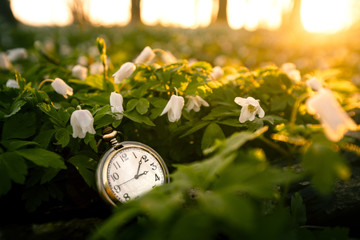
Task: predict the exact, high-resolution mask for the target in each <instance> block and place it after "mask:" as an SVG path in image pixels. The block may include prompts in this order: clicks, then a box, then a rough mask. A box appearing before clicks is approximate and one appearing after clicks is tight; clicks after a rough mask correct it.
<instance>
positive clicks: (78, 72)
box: [72, 65, 88, 81]
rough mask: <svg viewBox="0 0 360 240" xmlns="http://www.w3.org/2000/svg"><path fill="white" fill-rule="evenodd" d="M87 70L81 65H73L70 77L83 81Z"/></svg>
mask: <svg viewBox="0 0 360 240" xmlns="http://www.w3.org/2000/svg"><path fill="white" fill-rule="evenodd" d="M87 73H88V69H87V67H84V66H82V65H75V66H74V67H73V68H72V75H73V76H74V77H76V78H78V79H80V80H83V81H85V79H86V77H87Z"/></svg>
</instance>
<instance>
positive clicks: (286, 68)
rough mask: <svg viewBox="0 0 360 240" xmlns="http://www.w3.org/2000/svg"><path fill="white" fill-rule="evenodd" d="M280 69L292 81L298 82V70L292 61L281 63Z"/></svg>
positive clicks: (299, 76) (299, 78) (299, 77)
mask: <svg viewBox="0 0 360 240" xmlns="http://www.w3.org/2000/svg"><path fill="white" fill-rule="evenodd" d="M281 70H282V71H283V72H284V73H285V74H286V75H287V76H288V77H289V78H290V79H291V80H293V81H295V82H299V81H301V74H300V71H299V70H297V69H296V65H295V64H294V63H284V64H283V65H281Z"/></svg>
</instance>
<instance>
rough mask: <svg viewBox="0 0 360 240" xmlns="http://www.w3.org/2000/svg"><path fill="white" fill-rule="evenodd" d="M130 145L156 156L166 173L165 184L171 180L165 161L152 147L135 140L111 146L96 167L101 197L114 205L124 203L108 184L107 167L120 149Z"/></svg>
mask: <svg viewBox="0 0 360 240" xmlns="http://www.w3.org/2000/svg"><path fill="white" fill-rule="evenodd" d="M130 147H136V148H141V149H143V150H145V151H147V152H148V153H150V154H151V155H153V156H154V157H155V159H156V160H157V161H158V162H159V164H160V166H161V169H162V171H163V173H164V184H166V183H169V182H170V176H169V170H168V168H167V166H166V164H165V161H164V160H163V159H162V157H161V156H160V155H159V154H158V153H157V152H156V151H155V150H154V149H152V148H151V147H149V146H147V145H145V144H143V143H140V142H135V141H124V142H121V143H118V144H116V145H115V146H113V147H111V148H110V149H109V150H108V151H106V152H105V154H104V155H103V156H102V157H101V159H100V161H99V164H98V166H97V169H96V185H97V188H98V191H99V193H100V195H101V197H102V198H103V199H104V200H105V201H106V202H108V203H110V204H111V205H113V206H117V204H119V203H122V202H121V201H120V200H119V199H118V198H116V197H115V195H114V193H113V192H112V190H111V189H110V186H109V184H108V180H107V177H106V173H107V167H108V165H109V162H110V160H111V159H112V157H113V156H114V155H115V154H116V153H118V152H119V151H121V150H123V149H126V148H130Z"/></svg>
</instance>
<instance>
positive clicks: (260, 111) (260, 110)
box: [256, 106, 265, 118]
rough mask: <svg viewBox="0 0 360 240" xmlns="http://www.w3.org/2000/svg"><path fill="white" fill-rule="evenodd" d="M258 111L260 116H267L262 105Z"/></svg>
mask: <svg viewBox="0 0 360 240" xmlns="http://www.w3.org/2000/svg"><path fill="white" fill-rule="evenodd" d="M256 112H257V114H258V116H259V118H263V117H264V116H265V112H264V110H263V109H262V108H261V107H260V106H259V108H258V110H257V111H256Z"/></svg>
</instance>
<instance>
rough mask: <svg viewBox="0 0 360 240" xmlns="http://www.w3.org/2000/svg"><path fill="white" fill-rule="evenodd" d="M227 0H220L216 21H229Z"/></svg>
mask: <svg viewBox="0 0 360 240" xmlns="http://www.w3.org/2000/svg"><path fill="white" fill-rule="evenodd" d="M226 8H227V0H219V10H218V14H217V18H216V23H227V12H226Z"/></svg>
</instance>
